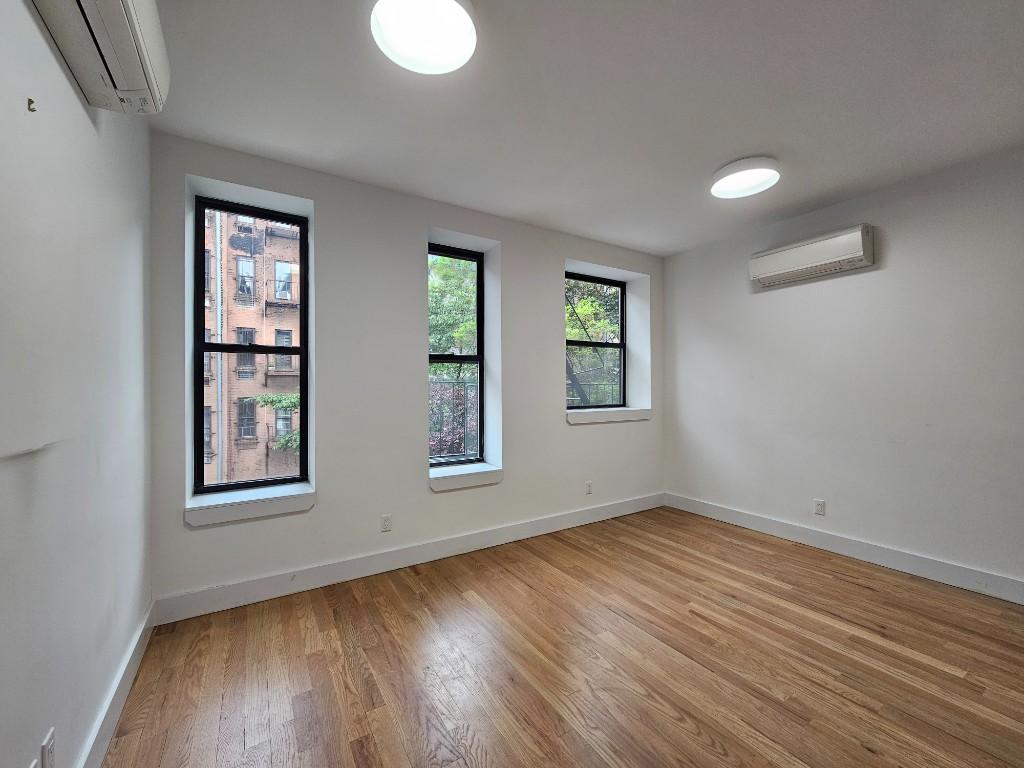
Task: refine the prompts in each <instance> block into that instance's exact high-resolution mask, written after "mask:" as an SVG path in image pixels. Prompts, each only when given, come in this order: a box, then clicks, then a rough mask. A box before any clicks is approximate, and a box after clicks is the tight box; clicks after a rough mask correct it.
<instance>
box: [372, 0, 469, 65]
mask: <svg viewBox="0 0 1024 768" xmlns="http://www.w3.org/2000/svg"><path fill="white" fill-rule="evenodd" d="M472 9H473V7H472V5H471V4H470V2H469V0H377V4H376V5H374V6H373V11H372V12H371V13H370V31H371V32H372V33H373V39H374V41H375V42H376V43H377V47H379V48H380V49H381V50H382V51H383V52H384V55H385V56H387V57H388V58H389V59H391V60H392V61H393V62H395V64H397V65H398V66H400V67H405V68H406V69H409V70H412V71H413V72H419V73H420V74H423V75H444V74H447V73H448V72H454V71H455V70H456V69H458V68H459V67H461V66H462V65H463V64H465V63H466V62H467V61H469V60H470V59H471V58H472V57H473V51H475V50H476V26H474V24H473V18H472V16H470V13H471V12H472Z"/></svg>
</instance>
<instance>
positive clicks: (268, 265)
mask: <svg viewBox="0 0 1024 768" xmlns="http://www.w3.org/2000/svg"><path fill="white" fill-rule="evenodd" d="M207 219H208V221H209V226H207V227H206V229H205V236H206V244H205V249H206V252H207V253H208V254H209V255H210V256H209V259H208V264H209V266H208V270H209V271H208V276H207V278H206V281H207V284H208V288H207V292H206V297H205V306H206V327H208V328H210V329H211V330H212V337H213V341H216V342H225V343H233V342H234V341H235V338H234V333H235V331H234V329H235V328H237V327H244V328H253V329H254V330H255V334H256V338H255V343H257V344H273V343H274V331H275V329H277V328H288V329H291V330H292V331H293V339H294V343H295V344H296V345H298V344H299V308H300V305H301V296H300V295H299V292H300V289H301V285H300V282H299V257H300V240H299V228H298V227H296V226H293V225H291V224H280V223H276V222H273V221H269V220H266V219H254V218H253V217H251V216H240V215H236V214H234V213H225V212H223V211H215V210H210V211H209V212H208V216H207Z"/></svg>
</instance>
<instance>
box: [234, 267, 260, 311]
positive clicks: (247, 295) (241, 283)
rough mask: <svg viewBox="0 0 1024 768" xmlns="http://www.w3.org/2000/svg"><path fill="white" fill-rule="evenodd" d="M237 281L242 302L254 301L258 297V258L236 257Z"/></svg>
mask: <svg viewBox="0 0 1024 768" xmlns="http://www.w3.org/2000/svg"><path fill="white" fill-rule="evenodd" d="M235 281H236V283H235V284H236V288H237V298H238V300H239V301H241V302H251V301H253V300H254V299H255V297H256V259H254V258H253V257H251V256H238V257H237V258H236V260H235Z"/></svg>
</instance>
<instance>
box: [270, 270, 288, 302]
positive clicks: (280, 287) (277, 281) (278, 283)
mask: <svg viewBox="0 0 1024 768" xmlns="http://www.w3.org/2000/svg"><path fill="white" fill-rule="evenodd" d="M274 297H275V298H278V299H283V300H285V301H291V298H292V265H291V264H289V263H288V262H287V261H277V262H274Z"/></svg>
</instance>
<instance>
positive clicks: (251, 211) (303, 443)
mask: <svg viewBox="0 0 1024 768" xmlns="http://www.w3.org/2000/svg"><path fill="white" fill-rule="evenodd" d="M208 210H212V211H223V212H225V213H235V214H239V215H243V216H251V217H253V218H254V219H257V218H258V219H266V220H268V221H274V222H280V223H282V224H291V225H294V226H296V227H298V228H299V275H298V282H299V291H300V294H299V295H300V296H302V297H303V300H302V304H301V305H300V306H299V338H300V340H301V343H300V344H299V345H298V346H288V347H281V346H276V345H270V344H227V343H223V342H215V341H207V340H206V337H205V330H206V320H205V311H206V293H205V273H206V270H207V269H208V267H206V266H204V265H203V264H202V263H200V261H199V260H200V259H203V260H205V258H206V257H205V251H206V226H205V222H206V217H207V211H208ZM195 223H196V226H195V241H194V243H193V252H194V257H195V262H194V266H193V278H194V282H193V303H192V340H193V341H192V349H193V358H192V368H193V374H194V375H193V382H192V398H193V399H192V432H193V434H192V448H193V454H192V492H193V493H194V494H196V495H199V494H205V493H216V492H218V491H227V490H241V489H244V488H259V487H264V486H271V485H289V484H293V483H306V482H309V430H308V428H307V429H305V430H303V432H302V436H301V439H300V440H299V474H298V475H293V476H289V477H270V478H261V479H259V480H238V481H235V482H227V483H211V484H209V485H207V484H206V483H205V482H204V479H203V475H204V464H205V462H204V446H203V442H204V441H203V440H202V437H201V436H202V435H203V434H204V430H203V408H204V407H205V406H204V403H203V391H204V385H205V381H204V375H203V360H204V356H205V355H206V354H209V353H213V352H220V353H227V354H230V353H235V354H238V353H252V354H253V355H288V356H290V357H292V359H295V358H298V361H299V422H300V423H301V424H309V419H308V418H307V414H308V412H309V353H308V345H309V304H308V302H307V301H306V298H305V297H308V296H309V295H310V294H309V219H307V218H306V217H305V216H296V215H293V214H288V213H281V212H280V211H272V210H269V209H266V208H259V207H257V206H252V205H243V204H241V203H233V202H230V201H227V200H217V199H214V198H208V197H201V196H199V195H197V196H196V198H195ZM201 254H202V255H201ZM236 268H237V267H236ZM255 271H256V270H255V263H254V264H253V277H252V280H253V284H254V287H255V280H256V277H255ZM293 277H294V275H293Z"/></svg>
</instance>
